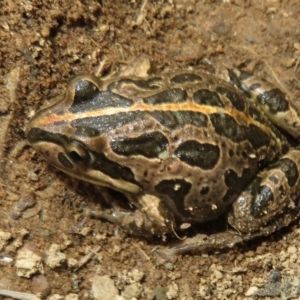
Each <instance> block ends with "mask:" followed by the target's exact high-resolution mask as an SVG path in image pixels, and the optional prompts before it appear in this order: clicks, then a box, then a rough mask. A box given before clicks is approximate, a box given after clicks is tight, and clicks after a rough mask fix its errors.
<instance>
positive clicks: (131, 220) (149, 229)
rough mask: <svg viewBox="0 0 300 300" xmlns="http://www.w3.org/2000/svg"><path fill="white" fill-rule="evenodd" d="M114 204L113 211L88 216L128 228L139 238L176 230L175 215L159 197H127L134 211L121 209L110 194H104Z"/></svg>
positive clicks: (147, 195)
mask: <svg viewBox="0 0 300 300" xmlns="http://www.w3.org/2000/svg"><path fill="white" fill-rule="evenodd" d="M104 197H105V198H106V199H107V198H109V202H110V203H111V204H112V212H111V210H109V211H108V210H101V211H98V210H97V211H89V212H88V214H89V215H92V216H95V217H97V218H103V219H105V220H108V221H110V222H112V223H115V224H118V225H120V226H121V227H122V228H126V231H127V232H129V233H130V234H133V235H138V236H145V235H146V236H153V235H159V236H161V235H164V234H166V233H168V232H171V231H172V230H174V227H175V220H174V216H173V214H172V213H171V212H170V211H169V210H168V209H167V208H166V207H165V205H164V202H163V201H161V200H160V199H159V198H158V197H156V196H153V195H149V194H137V195H126V198H128V200H129V203H130V204H132V205H133V206H134V207H133V211H130V210H124V209H122V208H120V206H119V205H118V203H117V202H116V201H113V200H112V198H111V196H110V195H109V193H104Z"/></svg>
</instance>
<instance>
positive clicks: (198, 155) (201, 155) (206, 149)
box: [175, 140, 220, 170]
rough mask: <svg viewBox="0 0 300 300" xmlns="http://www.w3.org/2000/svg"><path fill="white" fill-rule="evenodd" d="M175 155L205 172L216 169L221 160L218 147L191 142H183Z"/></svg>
mask: <svg viewBox="0 0 300 300" xmlns="http://www.w3.org/2000/svg"><path fill="white" fill-rule="evenodd" d="M175 155H176V156H177V157H178V158H179V159H180V160H182V161H184V162H186V163H187V164H189V165H191V166H196V167H199V168H201V169H204V170H209V169H212V168H214V166H215V165H216V164H217V163H218V161H219V158H220V149H219V147H218V146H215V145H212V144H208V143H204V144H201V143H199V142H197V141H194V140H191V141H186V142H183V143H182V144H181V145H179V147H178V148H177V149H176V150H175Z"/></svg>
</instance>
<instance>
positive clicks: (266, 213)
mask: <svg viewBox="0 0 300 300" xmlns="http://www.w3.org/2000/svg"><path fill="white" fill-rule="evenodd" d="M228 82H230V84H229V83H226V82H225V81H222V80H220V79H218V78H216V77H214V76H212V75H208V74H201V73H194V72H192V71H176V72H170V73H165V74H162V75H156V76H152V77H149V78H147V79H141V78H133V77H120V78H116V79H112V80H108V81H102V80H101V79H99V78H96V77H95V76H91V75H80V76H77V77H75V78H74V79H73V80H71V81H70V83H69V85H68V88H67V92H66V95H65V97H64V98H62V99H61V100H60V101H58V102H57V103H55V104H53V105H52V106H50V107H47V108H45V109H44V110H42V111H40V112H39V113H37V114H36V116H35V117H34V118H33V119H32V120H31V121H30V123H29V124H28V127H27V130H26V132H27V136H28V139H29V141H30V143H31V144H32V145H33V147H34V148H35V149H36V150H37V151H38V152H40V153H41V154H42V155H44V156H45V157H46V158H47V160H48V161H49V162H50V163H51V164H53V165H55V166H56V167H58V168H59V169H61V170H62V171H64V172H66V173H68V174H70V175H71V176H75V177H77V178H79V179H82V180H85V181H89V182H91V183H93V184H97V185H100V186H103V187H108V188H111V189H113V190H117V191H119V192H121V193H123V194H124V195H125V196H126V197H127V198H128V200H129V201H130V202H131V203H132V204H133V205H134V206H135V207H136V211H135V212H128V213H126V214H124V213H123V212H119V213H117V214H115V215H116V216H117V219H116V221H117V222H120V223H123V224H124V223H126V226H127V227H128V228H129V231H131V232H133V231H139V232H150V233H151V234H159V235H162V234H164V233H167V232H170V231H172V230H176V229H177V228H178V227H179V226H180V225H181V224H182V223H203V222H206V221H209V220H214V219H217V218H218V217H219V216H220V215H222V214H225V213H228V211H229V213H228V221H229V223H230V224H231V225H232V226H233V227H234V228H236V229H237V230H238V231H240V232H243V233H244V235H245V236H246V237H247V238H246V239H248V237H250V236H255V235H258V232H259V233H260V234H267V233H269V232H271V231H274V230H275V229H276V228H275V229H274V230H270V222H271V221H272V220H274V219H276V218H279V219H280V218H284V220H285V221H282V222H281V223H280V224H282V225H281V226H279V227H282V226H285V225H287V224H288V223H289V222H290V221H291V220H292V219H293V218H295V217H296V216H297V215H298V211H297V209H298V206H297V204H296V202H295V201H296V199H297V197H298V196H299V193H300V188H299V187H300V182H299V166H300V154H299V151H298V150H297V149H291V146H290V145H289V143H288V142H287V140H286V138H285V137H284V136H283V135H282V134H281V133H280V132H279V130H278V129H277V128H276V127H275V126H274V125H272V123H271V122H270V120H271V121H272V122H273V123H274V124H276V125H277V126H280V127H282V128H283V129H284V130H286V131H288V132H289V134H290V135H292V136H294V137H295V138H296V139H297V138H298V137H299V134H300V133H299V115H298V112H297V111H296V110H295V109H294V107H293V106H292V104H291V103H290V102H289V101H288V99H287V97H286V96H285V95H284V94H283V93H282V92H281V91H280V90H278V89H276V88H274V87H272V86H271V85H270V84H268V83H264V82H262V81H258V80H256V79H254V78H253V77H252V76H250V75H249V74H247V73H241V72H235V73H234V72H232V71H228ZM233 85H235V86H236V87H234V86H233ZM254 102H256V103H257V104H256V103H254ZM289 149H291V150H289ZM279 157H282V158H281V159H280V160H278V158H279ZM298 191H299V192H298ZM292 209H294V211H293V212H294V214H293V217H291V218H287V217H283V215H285V214H286V213H287V212H288V211H289V210H292ZM295 209H296V210H295ZM272 228H273V227H272ZM220 237H221V236H220ZM222 243H223V242H222ZM222 243H221V242H220V244H222ZM229 243H231V242H230V241H229V242H228V244H229ZM210 244H212V242H210ZM191 248H192V247H191ZM182 249H183V248H182Z"/></svg>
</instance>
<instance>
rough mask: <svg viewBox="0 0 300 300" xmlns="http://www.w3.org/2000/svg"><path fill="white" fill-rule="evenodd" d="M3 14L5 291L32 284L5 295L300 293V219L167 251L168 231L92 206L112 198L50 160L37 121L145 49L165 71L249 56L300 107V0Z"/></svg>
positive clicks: (246, 61) (36, 8) (6, 4)
mask: <svg viewBox="0 0 300 300" xmlns="http://www.w3.org/2000/svg"><path fill="white" fill-rule="evenodd" d="M0 21H1V22H0V52H1V57H0V72H1V77H0V78H1V79H0V80H1V83H2V84H1V85H0V88H1V93H0V119H1V120H0V124H1V125H0V141H1V143H0V160H1V165H0V172H1V174H0V179H1V181H0V199H1V202H0V205H1V219H0V224H1V226H0V266H1V267H0V289H1V290H0V295H5V293H7V292H8V291H6V292H5V293H4V291H3V290H2V289H5V290H10V291H17V292H23V293H31V294H32V295H31V296H30V295H27V296H26V297H27V298H25V295H21V296H17V294H12V295H11V298H10V297H9V296H0V299H39V298H40V299H52V300H54V299H69V300H70V299H104V300H105V299H119V300H121V299H126V300H127V299H139V300H142V299H147V300H150V299H158V300H163V299H181V300H183V299H185V300H188V299H246V298H247V295H248V296H251V295H252V296H253V295H254V294H255V293H256V296H255V297H256V299H268V297H272V296H274V297H275V298H272V299H291V298H293V297H294V298H295V299H300V269H299V264H300V256H299V253H300V229H299V220H298V221H296V222H294V223H293V224H292V225H291V226H289V227H288V228H284V229H282V230H280V231H278V232H276V233H274V234H272V235H271V236H269V237H261V238H258V239H255V240H253V241H250V242H247V243H244V244H241V245H237V246H235V247H233V248H231V249H225V250H214V251H206V252H199V253H193V254H185V255H182V256H179V257H178V258H177V259H176V260H171V259H168V258H163V257H160V256H158V255H156V254H155V252H156V251H155V250H156V248H157V247H158V246H159V243H158V241H157V240H145V239H140V238H137V237H131V236H128V235H127V234H126V233H125V232H124V231H123V230H122V229H121V228H118V227H117V226H116V225H114V224H111V223H108V222H105V221H100V220H98V219H94V218H91V217H87V216H86V215H85V214H84V210H85V209H86V208H89V209H94V208H99V207H100V206H99V203H98V202H97V193H96V191H95V189H94V188H93V187H92V186H91V185H89V184H85V183H80V182H79V181H77V180H75V179H71V178H70V177H68V176H67V175H65V174H63V173H61V172H59V171H57V170H55V168H53V167H51V166H49V165H48V164H47V162H46V161H45V160H44V159H43V158H42V157H40V156H39V155H37V154H36V152H35V151H34V150H33V149H32V148H31V147H30V146H29V145H28V144H26V137H25V133H24V130H25V127H26V124H27V123H28V120H29V119H30V117H32V116H33V115H34V113H35V112H36V111H37V110H38V109H39V108H40V107H41V106H42V105H44V104H47V103H48V101H50V100H51V99H52V98H55V97H57V96H59V95H61V94H63V93H64V90H65V87H66V83H67V82H68V80H69V79H70V78H71V77H72V76H74V75H75V74H80V73H93V74H96V73H98V72H99V70H100V69H101V70H102V74H104V75H107V74H111V73H114V72H118V71H120V70H122V69H123V68H125V67H128V66H130V65H131V64H133V63H134V62H135V61H136V60H137V59H138V58H141V57H144V58H148V59H150V61H151V65H152V70H153V71H154V72H161V71H162V70H167V69H168V70H172V69H174V68H177V69H178V68H186V67H189V66H192V67H195V66H203V68H207V67H209V66H229V67H246V69H247V70H248V71H251V72H253V73H254V74H256V75H257V76H259V77H263V78H266V79H268V80H269V81H271V82H274V83H276V84H277V85H279V86H281V87H282V88H284V89H285V90H286V91H288V92H289V93H290V94H291V95H292V96H293V97H294V99H295V103H296V105H297V101H299V100H298V99H300V68H299V67H298V64H299V58H300V25H299V24H300V3H299V0H265V1H251V0H223V1H221V0H215V1H213V0H211V1H205V0H202V1H196V0H169V1H163V0H157V1H150V0H148V1H143V3H142V1H140V0H131V1H126V0H122V1H121V0H119V1H108V0H103V1H101V0H98V1H97V0H72V1H62V0H53V1H41V0H32V1H29V0H28V1H26V0H24V1H12V0H2V1H0ZM298 105H299V106H300V104H298ZM162 247H166V245H163V246H162ZM101 291H102V292H103V291H105V293H104V294H101ZM34 295H35V296H34ZM116 295H119V296H116ZM1 297H2V298H1ZM18 297H19V298H18ZM297 297H298V298H297Z"/></svg>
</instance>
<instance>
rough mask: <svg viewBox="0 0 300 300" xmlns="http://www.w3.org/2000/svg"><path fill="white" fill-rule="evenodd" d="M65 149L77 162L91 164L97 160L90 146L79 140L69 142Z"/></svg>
mask: <svg viewBox="0 0 300 300" xmlns="http://www.w3.org/2000/svg"><path fill="white" fill-rule="evenodd" d="M65 150H66V152H67V155H68V156H69V158H70V159H71V160H72V161H73V162H74V163H75V164H81V165H91V164H93V162H94V160H95V157H94V155H93V154H92V153H91V152H90V151H89V150H88V148H87V147H86V146H84V145H83V144H81V143H79V142H77V141H71V142H69V143H68V144H67V145H65Z"/></svg>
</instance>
